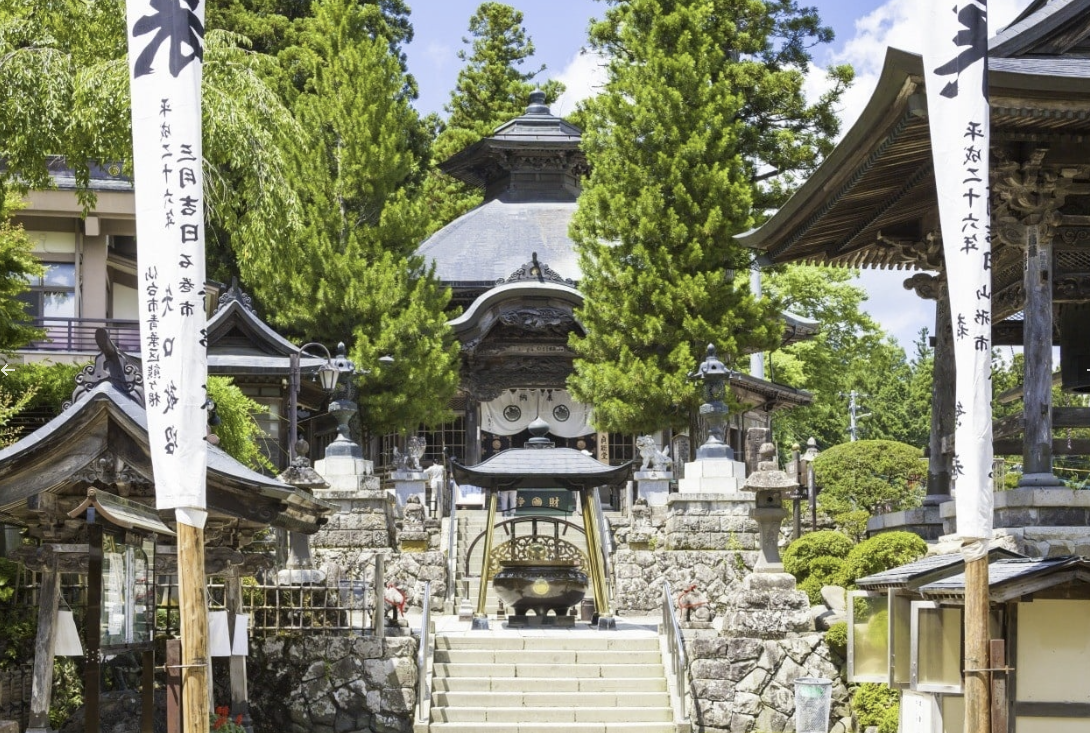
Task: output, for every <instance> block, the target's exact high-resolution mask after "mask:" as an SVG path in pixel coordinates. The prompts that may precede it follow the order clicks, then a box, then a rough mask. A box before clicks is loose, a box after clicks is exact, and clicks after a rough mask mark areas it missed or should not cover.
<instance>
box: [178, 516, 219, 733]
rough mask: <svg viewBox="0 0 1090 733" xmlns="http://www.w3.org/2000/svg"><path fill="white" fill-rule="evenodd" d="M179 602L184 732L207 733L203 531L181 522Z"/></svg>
mask: <svg viewBox="0 0 1090 733" xmlns="http://www.w3.org/2000/svg"><path fill="white" fill-rule="evenodd" d="M177 531H178V591H179V592H178V598H179V611H180V615H181V636H182V730H183V731H184V733H208V714H209V712H211V711H210V710H209V709H208V708H209V705H208V693H209V679H208V604H207V602H206V600H205V592H206V591H205V577H204V530H203V529H201V528H200V527H194V526H192V525H189V524H186V523H185V522H182V521H179V522H178V530H177Z"/></svg>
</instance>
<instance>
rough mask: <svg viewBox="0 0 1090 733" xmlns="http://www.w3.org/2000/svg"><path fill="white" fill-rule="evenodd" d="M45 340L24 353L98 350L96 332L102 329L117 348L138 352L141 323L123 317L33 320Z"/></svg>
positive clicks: (32, 344)
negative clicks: (41, 330)
mask: <svg viewBox="0 0 1090 733" xmlns="http://www.w3.org/2000/svg"><path fill="white" fill-rule="evenodd" d="M32 325H33V326H34V327H35V328H41V329H44V330H45V334H44V338H42V339H38V340H35V341H32V342H31V343H30V344H28V345H27V346H26V347H25V348H24V350H25V351H86V352H95V351H98V348H99V347H98V343H97V342H96V341H95V331H97V330H98V329H100V328H105V329H106V331H107V332H109V334H110V338H111V339H112V340H113V342H114V343H115V344H116V345H117V347H118V348H119V349H121V350H122V351H125V352H127V353H133V354H139V353H140V322H139V321H133V320H129V319H122V318H35V319H34V321H33V324H32Z"/></svg>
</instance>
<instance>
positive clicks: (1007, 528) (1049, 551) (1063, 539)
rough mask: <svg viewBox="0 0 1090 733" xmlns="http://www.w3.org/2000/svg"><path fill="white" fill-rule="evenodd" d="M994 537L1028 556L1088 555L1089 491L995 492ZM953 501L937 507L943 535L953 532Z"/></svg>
mask: <svg viewBox="0 0 1090 733" xmlns="http://www.w3.org/2000/svg"><path fill="white" fill-rule="evenodd" d="M994 501H995V515H994V516H995V519H994V524H993V526H994V527H995V536H996V538H997V539H1000V538H1004V537H1006V538H1012V539H1013V541H1014V543H1015V545H1016V549H1017V551H1018V552H1021V553H1024V554H1026V555H1029V556H1031V557H1059V556H1062V555H1086V554H1087V553H1090V491H1083V490H1077V489H1024V488H1019V489H1014V490H1012V491H997V492H996V493H995V497H994ZM955 509H956V508H955V502H953V501H948V502H946V503H945V504H942V505H940V506H939V510H940V512H941V514H942V520H943V526H944V528H945V530H946V533H947V535H953V534H955V533H956V532H957V515H956V511H955Z"/></svg>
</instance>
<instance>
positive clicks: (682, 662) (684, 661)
mask: <svg viewBox="0 0 1090 733" xmlns="http://www.w3.org/2000/svg"><path fill="white" fill-rule="evenodd" d="M662 633H663V634H664V635H665V637H666V649H667V651H668V652H669V655H670V671H671V672H672V673H673V676H674V686H675V687H676V688H677V696H678V701H679V704H680V706H681V710H680V711H677V710H675V711H674V712H675V715H676V716H677V717H679V718H680V719H681V720H683V721H684V720H688V719H689V657H688V655H687V654H686V653H685V638H684V637H683V636H682V635H681V625H680V624H678V621H677V613H676V612H675V611H674V597H673V593H671V592H670V581H668V580H664V581H662Z"/></svg>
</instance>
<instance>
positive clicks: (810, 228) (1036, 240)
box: [739, 0, 1090, 527]
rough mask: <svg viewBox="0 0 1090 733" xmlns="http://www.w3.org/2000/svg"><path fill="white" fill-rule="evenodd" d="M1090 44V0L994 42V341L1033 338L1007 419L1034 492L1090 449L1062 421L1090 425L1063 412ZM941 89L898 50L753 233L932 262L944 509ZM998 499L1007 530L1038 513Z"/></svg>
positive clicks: (1040, 16)
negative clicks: (937, 176) (936, 118)
mask: <svg viewBox="0 0 1090 733" xmlns="http://www.w3.org/2000/svg"><path fill="white" fill-rule="evenodd" d="M1088 51H1090V1H1088V0H1053V1H1052V2H1047V1H1046V0H1034V2H1032V3H1031V4H1030V5H1029V7H1027V8H1026V10H1025V11H1024V12H1023V13H1022V14H1021V15H1020V16H1019V17H1018V18H1017V19H1016V20H1015V22H1014V23H1012V24H1011V25H1010V26H1009V27H1007V28H1005V29H1002V30H1000V31H999V32H998V34H997V35H995V37H993V38H992V39H991V41H990V44H989V59H988V62H989V72H988V85H989V92H990V105H991V129H992V138H991V170H990V181H991V205H992V245H991V277H992V284H991V296H992V343H991V346H993V347H995V346H1005V345H1018V346H1022V347H1023V348H1024V349H1025V377H1024V383H1023V385H1022V387H1020V388H1019V389H1018V390H1015V392H1013V393H1012V394H1010V395H1006V396H1005V397H1004V398H1005V399H1010V400H1014V399H1018V398H1021V399H1022V400H1023V403H1024V409H1023V410H1022V412H1021V413H1020V414H1019V415H1017V416H1015V417H1013V418H1009V419H1007V420H1003V421H999V422H997V423H996V425H995V430H994V439H995V453H996V455H1012V454H1014V455H1018V454H1020V455H1021V462H1022V466H1023V473H1022V477H1021V480H1020V487H1021V488H1026V489H1033V488H1056V487H1061V486H1062V485H1063V484H1062V482H1061V481H1060V480H1059V479H1058V478H1057V477H1056V476H1055V474H1054V472H1053V467H1052V463H1053V460H1052V459H1053V456H1054V455H1059V454H1081V455H1090V441H1087V440H1084V439H1071V440H1066V439H1064V440H1057V439H1056V438H1055V437H1054V432H1053V431H1054V430H1055V429H1058V428H1072V427H1086V426H1090V410H1088V409H1087V408H1053V406H1052V396H1051V390H1052V385H1053V383H1054V377H1055V379H1058V380H1062V384H1063V388H1064V389H1065V390H1070V391H1074V392H1090V55H1088ZM925 92H926V89H925V84H924V68H923V63H922V60H921V58H920V57H919V56H917V55H915V54H911V53H906V52H904V51H899V50H897V49H892V48H891V49H889V50H888V52H887V54H886V60H885V66H884V68H883V71H882V75H881V78H880V79H879V82H878V86H877V88H876V89H875V91H874V93H873V95H872V96H871V98H870V101H869V103H868V104H867V106H866V108H865V109H864V111H863V113H862V115H861V116H860V118H859V120H858V121H857V122H856V123H855V125H854V126H853V127H852V128H851V130H849V131H848V133H847V134H846V135H845V136H844V138H843V140H842V141H841V142H840V144H839V145H837V147H836V149H835V150H834V151H833V152H832V153H831V154H830V155H829V157H828V158H827V159H826V160H825V161H824V162H823V163H822V165H821V166H820V167H819V168H818V170H817V171H815V173H814V174H813V175H812V176H811V177H810V179H809V180H807V181H806V183H805V184H803V185H802V186H801V187H800V188H799V190H798V191H797V192H796V193H795V194H794V196H792V197H791V199H790V200H788V201H787V202H786V203H785V205H784V206H783V208H781V209H780V210H779V211H778V212H777V213H776V214H775V215H774V216H773V217H772V218H771V219H770V220H769V221H768V222H766V223H765V224H764V225H763V226H761V227H760V228H759V229H755V230H753V231H751V232H748V233H746V234H744V235H742V236H741V237H740V238H739V239H740V240H741V241H742V242H743V243H744V244H746V245H748V246H750V247H753V248H756V249H761V250H764V251H765V252H766V253H767V254H768V255H769V256H770V258H771V259H772V261H773V262H776V263H785V262H798V263H808V264H819V265H832V266H843V267H859V268H880V269H886V268H893V269H907V270H913V271H916V272H915V274H911V275H910V276H909V277H908V278H907V279H906V280H905V283H904V284H905V287H906V288H908V289H911V290H914V291H915V292H916V293H917V295H919V296H920V297H921V298H928V299H932V300H935V301H936V302H937V307H936V323H935V329H934V332H935V373H934V383H935V390H934V394H933V410H932V423H931V439H930V451H929V455H930V459H929V460H930V465H929V470H928V497H927V504H928V505H937V504H940V503H942V502H944V501H946V500H947V499H949V496H950V483H951V460H952V455H953V433H954V420H955V412H956V405H955V401H954V377H953V369H954V361H953V338H954V334H953V332H952V328H951V324H950V311H949V297H948V293H947V291H946V279H945V274H944V270H945V263H944V257H943V251H944V250H943V248H944V246H950V243H944V242H943V239H942V235H941V232H940V228H939V218H938V206H937V201H936V193H935V180H934V168H933V165H934V164H933V162H932V154H931V144H930V133H929V129H928V119H927V100H926V93H925ZM1054 345H1059V346H1060V353H1061V361H1062V368H1061V373H1060V374H1057V375H1053V371H1052V349H1053V346H1054ZM925 508H926V507H925ZM997 510H998V511H997V515H996V527H1005V526H1012V525H1010V524H1008V523H1007V522H1008V521H1010V522H1018V521H1022V522H1023V523H1024V516H1023V517H1022V518H1021V519H1020V518H1019V516H1018V514H1019V513H1018V512H1017V511H1012V512H1011V516H1010V518H1009V520H1008V518H1005V517H1004V516H1003V514H1004V509H1003V507H1001V506H999V503H998V502H997ZM951 516H952V515H951ZM1041 519H1042V520H1043V517H1041ZM1083 519H1085V518H1082V519H1080V520H1079V521H1078V522H1076V523H1085V522H1084V521H1082V520H1083ZM929 521H930V522H931V523H932V524H933V523H934V521H938V519H937V513H936V514H935V516H933V517H932V520H929ZM1042 523H1044V524H1065V523H1069V522H1065V521H1063V520H1062V519H1061V518H1060V517H1059V516H1058V515H1057V517H1056V518H1055V521H1051V520H1050V521H1047V522H1046V521H1042Z"/></svg>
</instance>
